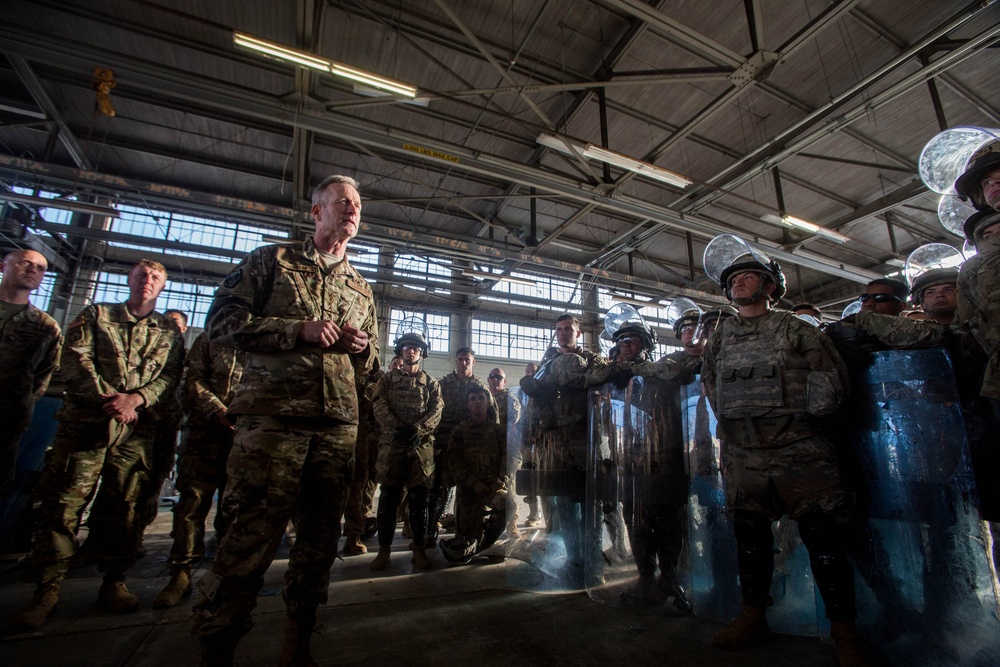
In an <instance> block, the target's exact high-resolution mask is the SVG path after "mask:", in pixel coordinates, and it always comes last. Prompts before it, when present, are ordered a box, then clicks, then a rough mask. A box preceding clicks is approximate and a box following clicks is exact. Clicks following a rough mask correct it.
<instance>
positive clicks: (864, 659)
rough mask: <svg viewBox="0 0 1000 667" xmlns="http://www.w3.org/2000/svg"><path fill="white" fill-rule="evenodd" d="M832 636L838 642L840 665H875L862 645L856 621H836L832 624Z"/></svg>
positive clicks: (866, 666)
mask: <svg viewBox="0 0 1000 667" xmlns="http://www.w3.org/2000/svg"><path fill="white" fill-rule="evenodd" d="M830 637H832V638H833V641H835V642H836V650H837V661H838V662H840V667H874V664H875V663H873V662H871V661H870V660H869V659H868V656H867V654H866V653H865V651H864V649H863V648H862V647H861V640H860V639H859V638H858V631H857V628H855V627H854V623H851V622H847V621H834V622H833V623H831V624H830Z"/></svg>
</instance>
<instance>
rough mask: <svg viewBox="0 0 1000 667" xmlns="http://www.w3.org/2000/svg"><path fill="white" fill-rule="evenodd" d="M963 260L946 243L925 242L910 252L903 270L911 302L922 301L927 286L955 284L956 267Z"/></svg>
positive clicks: (917, 303)
mask: <svg viewBox="0 0 1000 667" xmlns="http://www.w3.org/2000/svg"><path fill="white" fill-rule="evenodd" d="M964 261H965V257H963V256H962V253H961V252H959V251H958V250H956V249H955V248H953V247H952V246H950V245H948V244H946V243H927V244H925V245H922V246H920V247H919V248H917V249H916V250H914V251H913V252H911V253H910V256H909V257H907V258H906V266H905V268H904V269H903V271H904V273H905V275H906V277H907V280H908V282H909V283H910V300H911V301H912V302H913V304H914V305H917V306H919V305H921V304H922V303H923V300H924V290H926V289H927V288H928V287H933V286H935V285H955V284H957V283H958V269H959V267H960V266H961V265H962V262H964Z"/></svg>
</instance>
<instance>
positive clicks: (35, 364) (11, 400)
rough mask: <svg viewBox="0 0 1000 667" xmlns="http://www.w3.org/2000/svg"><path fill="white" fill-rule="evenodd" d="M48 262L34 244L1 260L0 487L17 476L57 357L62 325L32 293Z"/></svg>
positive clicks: (1, 490) (1, 488) (6, 484)
mask: <svg viewBox="0 0 1000 667" xmlns="http://www.w3.org/2000/svg"><path fill="white" fill-rule="evenodd" d="M47 268H48V262H47V261H46V260H45V256H44V255H42V254H41V253H39V252H35V251H34V250H15V251H13V252H11V253H10V254H8V255H7V257H6V258H4V261H3V280H2V281H0V423H3V425H4V427H3V432H2V433H0V493H2V492H3V491H4V489H5V487H7V486H8V485H9V484H10V483H11V482H12V481H13V479H14V467H15V465H16V463H17V450H18V446H19V445H20V443H21V436H22V435H23V434H24V432H25V431H26V430H27V429H28V424H30V423H31V413H32V411H33V410H34V409H35V403H36V402H37V401H38V399H39V398H41V397H42V395H44V394H45V390H46V389H47V388H48V386H49V380H50V379H51V378H52V371H54V370H55V368H56V363H57V361H58V359H59V344H60V342H61V341H62V331H60V330H59V325H58V324H56V321H55V320H54V319H52V318H51V317H49V316H48V315H46V314H45V313H43V312H42V311H40V310H39V309H38V308H36V307H35V306H33V305H31V303H30V301H29V300H28V297H29V296H30V295H31V293H32V292H34V291H35V290H36V289H38V286H39V285H40V284H41V282H42V278H44V277H45V270H46V269H47Z"/></svg>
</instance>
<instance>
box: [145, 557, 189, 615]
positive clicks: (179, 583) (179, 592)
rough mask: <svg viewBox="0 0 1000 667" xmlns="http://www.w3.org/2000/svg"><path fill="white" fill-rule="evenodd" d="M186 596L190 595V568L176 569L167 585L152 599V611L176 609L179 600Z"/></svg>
mask: <svg viewBox="0 0 1000 667" xmlns="http://www.w3.org/2000/svg"><path fill="white" fill-rule="evenodd" d="M188 595H191V568H189V567H182V568H177V569H176V570H174V572H173V574H171V575H170V581H169V582H168V583H167V585H166V586H164V588H163V590H162V591H160V592H159V593H157V594H156V597H155V598H153V609H167V608H169V607H176V606H177V603H178V602H180V601H181V598H183V597H187V596H188Z"/></svg>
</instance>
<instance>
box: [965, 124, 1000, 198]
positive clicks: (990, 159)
mask: <svg viewBox="0 0 1000 667" xmlns="http://www.w3.org/2000/svg"><path fill="white" fill-rule="evenodd" d="M994 169H1000V141H993V142H991V143H988V144H986V145H985V146H983V147H982V148H980V149H979V150H977V151H976V152H975V153H973V154H972V157H971V158H969V166H968V167H967V168H966V169H965V172H964V173H963V174H962V175H961V176H959V177H958V180H956V181H955V191H956V192H957V193H958V196H959V197H961V198H962V199H968V200H971V201H972V205H973V206H975V207H976V209H978V210H980V211H987V210H993V209H992V208H990V205H989V204H987V203H986V202H985V201H984V200H983V188H982V181H983V177H984V176H985V175H986V174H987V173H989V172H991V171H993V170H994Z"/></svg>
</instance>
